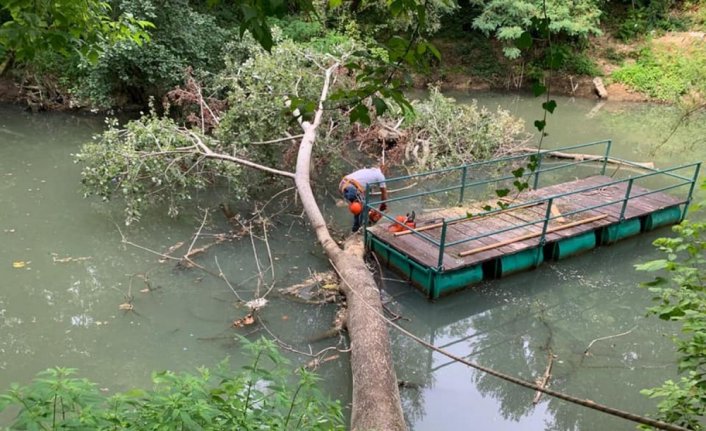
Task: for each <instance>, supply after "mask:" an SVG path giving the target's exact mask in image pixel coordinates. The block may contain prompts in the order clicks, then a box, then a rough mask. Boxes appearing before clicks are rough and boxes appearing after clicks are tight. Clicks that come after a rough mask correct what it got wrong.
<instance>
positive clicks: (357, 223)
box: [352, 213, 363, 232]
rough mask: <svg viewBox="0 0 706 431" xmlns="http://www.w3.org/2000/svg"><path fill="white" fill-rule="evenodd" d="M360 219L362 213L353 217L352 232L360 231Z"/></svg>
mask: <svg viewBox="0 0 706 431" xmlns="http://www.w3.org/2000/svg"><path fill="white" fill-rule="evenodd" d="M362 218H363V213H360V214H358V215H356V216H353V229H352V231H353V232H358V229H360V223H361V221H362Z"/></svg>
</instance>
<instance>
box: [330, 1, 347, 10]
mask: <svg viewBox="0 0 706 431" xmlns="http://www.w3.org/2000/svg"><path fill="white" fill-rule="evenodd" d="M342 3H343V0H328V7H329V8H330V9H336V8H337V7H339V6H340V5H341V4H342Z"/></svg>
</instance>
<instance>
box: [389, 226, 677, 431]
mask: <svg viewBox="0 0 706 431" xmlns="http://www.w3.org/2000/svg"><path fill="white" fill-rule="evenodd" d="M664 233H666V232H661V234H664ZM655 235H658V234H653V235H647V236H644V237H639V238H633V239H631V240H627V241H624V242H623V243H619V244H616V245H613V246H611V247H604V248H599V249H597V250H594V251H592V252H590V253H588V254H586V255H583V256H580V257H575V258H572V259H570V260H566V261H561V262H557V263H548V264H545V265H544V266H542V267H540V268H539V269H537V270H535V271H532V272H528V273H523V274H520V275H515V276H511V277H509V278H507V279H504V280H498V281H495V282H492V283H486V284H484V285H481V286H479V287H477V288H476V289H473V290H471V291H467V292H463V293H460V294H458V295H454V296H452V297H448V298H443V299H441V300H440V301H438V302H437V303H435V304H433V305H431V306H429V305H428V304H425V303H426V301H425V300H424V299H423V298H421V295H410V294H404V293H402V292H403V289H402V288H401V287H397V288H396V291H395V290H393V292H392V294H393V295H395V294H397V295H399V296H398V297H397V299H398V301H399V303H400V304H401V306H402V309H403V311H402V313H403V314H404V315H405V316H409V317H412V319H413V320H412V321H411V322H406V323H405V326H407V327H409V328H410V330H412V331H413V332H414V333H416V334H418V335H420V336H422V337H423V338H424V339H425V340H427V341H429V342H430V343H433V344H435V345H436V346H439V347H442V348H444V349H445V350H448V351H450V352H452V353H454V354H456V355H459V356H463V357H465V358H467V359H470V360H471V361H474V362H476V363H478V364H481V365H483V366H486V367H490V368H493V369H495V370H497V371H500V372H502V373H506V374H509V375H512V376H515V377H519V378H521V379H524V380H527V381H530V382H534V381H536V380H537V379H539V378H541V377H542V376H543V375H544V373H545V371H546V369H547V366H548V363H549V355H550V354H551V355H553V358H552V361H553V363H552V370H551V378H550V381H549V383H550V387H551V388H552V389H555V390H558V391H562V392H565V393H568V394H571V395H574V396H577V397H580V398H588V399H592V400H594V401H596V402H599V403H603V404H607V405H610V406H612V407H616V408H620V409H625V410H628V411H632V412H635V413H638V414H644V413H649V412H650V411H653V408H654V404H653V403H652V402H651V401H650V400H646V399H644V397H642V396H641V395H640V394H639V390H640V389H642V388H646V387H649V386H652V385H656V384H658V383H659V382H661V381H663V380H664V379H666V378H671V377H673V376H674V375H675V368H674V358H675V356H674V351H673V347H672V345H671V342H670V340H669V336H668V334H661V331H663V330H664V327H663V326H662V324H661V322H659V321H658V319H652V318H650V319H647V318H646V317H645V308H646V307H647V306H648V305H649V304H650V295H649V292H647V291H645V290H643V289H639V288H637V287H636V284H637V279H636V278H637V277H638V276H637V275H635V274H633V273H631V272H630V271H626V270H625V268H629V267H630V266H631V265H632V263H635V262H638V261H640V260H641V259H644V258H646V255H647V256H649V254H650V252H649V250H650V249H649V247H650V241H651V240H652V239H653V237H654V236H655ZM635 250H645V252H643V253H646V255H645V254H642V255H638V254H636V253H635ZM615 262H622V264H620V265H615V264H613V263H615ZM430 308H431V309H432V310H433V312H430V311H429V309H430ZM615 334H624V335H622V336H618V337H614V338H609V339H606V340H603V341H601V340H598V341H595V342H594V343H593V344H592V345H591V348H590V349H589V351H588V353H587V354H586V353H585V352H586V349H587V347H588V346H589V344H591V342H592V341H593V340H596V339H599V338H601V337H606V336H613V335H615ZM393 336H394V337H395V351H396V352H400V353H399V355H400V356H399V359H400V360H399V371H398V372H399V377H400V378H401V379H405V380H406V379H416V380H414V381H415V382H416V383H418V384H419V385H420V386H421V388H420V389H419V390H408V389H407V388H403V390H402V394H403V398H404V399H405V407H406V409H407V410H406V413H407V414H408V417H409V419H410V421H411V422H412V423H413V425H414V426H413V428H414V429H416V430H431V429H442V428H443V429H460V428H462V427H463V426H464V424H467V423H470V422H472V423H474V424H477V426H478V428H481V429H509V430H526V429H551V430H562V431H564V430H595V429H618V430H620V429H625V430H628V429H634V425H633V424H631V423H629V422H627V421H624V420H620V419H617V418H612V417H608V416H604V415H602V414H599V413H596V412H592V411H590V410H587V409H585V408H583V407H578V406H572V405H570V404H568V403H566V402H564V401H561V400H558V399H554V398H551V397H547V396H546V395H543V396H542V397H541V399H540V401H539V404H538V405H535V404H534V403H533V400H534V398H535V392H534V391H531V390H528V389H524V388H521V387H517V386H515V385H512V384H510V383H507V382H505V381H503V380H500V379H498V378H496V377H493V376H490V375H487V374H484V373H482V372H477V371H473V370H468V369H464V367H463V366H462V365H459V364H456V363H454V362H453V361H451V360H449V359H448V358H447V357H445V356H442V355H440V354H436V353H431V352H430V351H428V350H426V349H425V348H423V347H421V346H419V345H416V346H415V345H412V344H411V343H412V342H410V341H409V340H407V339H405V338H404V337H400V336H399V335H393ZM448 391H452V393H448ZM452 400H453V401H452ZM439 404H442V405H446V408H445V410H444V411H437V410H432V406H437V405H439ZM456 404H461V405H460V406H456ZM454 408H456V409H457V411H454V412H453V413H450V414H449V413H448V411H449V409H454ZM442 424H443V427H442ZM540 424H541V425H540Z"/></svg>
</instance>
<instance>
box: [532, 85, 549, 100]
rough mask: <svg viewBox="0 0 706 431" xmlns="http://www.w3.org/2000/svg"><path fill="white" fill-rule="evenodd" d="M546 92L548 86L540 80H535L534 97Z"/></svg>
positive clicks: (533, 86)
mask: <svg viewBox="0 0 706 431" xmlns="http://www.w3.org/2000/svg"><path fill="white" fill-rule="evenodd" d="M546 92H547V87H545V86H544V85H542V84H540V83H539V82H535V83H534V84H532V94H533V95H534V97H539V96H541V95H542V94H544V93H546Z"/></svg>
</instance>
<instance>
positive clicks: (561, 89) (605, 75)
mask: <svg viewBox="0 0 706 431" xmlns="http://www.w3.org/2000/svg"><path fill="white" fill-rule="evenodd" d="M434 43H435V45H436V46H437V47H438V48H439V50H440V51H441V53H442V63H441V66H440V67H439V68H436V69H434V70H433V71H432V72H430V73H428V74H426V75H419V76H417V77H416V79H415V86H416V87H417V88H426V87H427V86H428V85H431V84H433V85H439V86H440V87H441V88H442V90H444V91H469V92H472V91H510V92H513V91H522V92H529V91H530V89H531V86H532V84H533V82H535V80H536V76H537V70H536V68H534V69H533V66H532V65H531V64H529V65H528V64H527V63H525V62H524V61H523V60H519V59H518V60H509V59H507V58H506V57H505V56H504V55H503V53H502V46H500V45H499V44H497V43H496V44H491V43H485V42H483V43H479V42H478V40H477V39H473V38H469V40H468V41H467V42H466V43H463V42H461V43H459V41H458V40H444V39H440V40H436V41H434ZM589 45H590V46H591V49H590V50H586V51H585V53H572V54H571V55H573V56H574V57H573V58H571V59H570V60H571V62H572V65H571V67H562V68H559V69H558V70H553V71H551V72H548V71H544V72H542V73H543V79H544V80H545V84H547V86H548V87H549V89H550V92H551V93H552V94H555V95H563V96H570V97H580V98H587V99H601V98H602V99H607V100H611V101H616V102H650V103H674V102H675V101H677V100H679V99H684V98H688V99H690V100H691V101H692V102H693V101H696V102H697V103H698V101H699V100H701V101H703V99H704V94H703V93H704V89H703V88H700V85H699V84H700V83H701V82H703V81H704V80H706V64H704V67H701V65H702V63H705V62H706V58H704V52H706V33H705V32H703V31H683V32H666V33H663V34H661V35H659V36H655V37H648V38H645V39H644V40H639V41H633V42H630V43H626V42H622V41H620V40H618V39H616V38H615V37H613V36H611V35H610V34H608V33H607V32H606V33H605V34H603V35H601V36H595V37H592V38H591V40H590V41H589ZM584 54H585V55H584ZM564 55H566V54H564ZM564 61H568V60H566V59H565V60H564ZM577 64H578V65H577ZM675 65H678V66H675ZM670 68H677V69H678V71H677V72H676V73H669V69H670ZM572 69H573V70H572ZM689 69H694V70H695V72H694V73H691V74H690V75H688V73H689ZM577 70H578V71H581V70H584V71H590V72H592V73H590V74H587V73H583V74H582V73H577ZM699 70H700V72H699ZM596 79H599V80H600V81H601V83H602V84H603V86H604V88H605V91H606V94H605V95H602V96H599V94H598V90H597V86H596V83H595V80H596Z"/></svg>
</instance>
